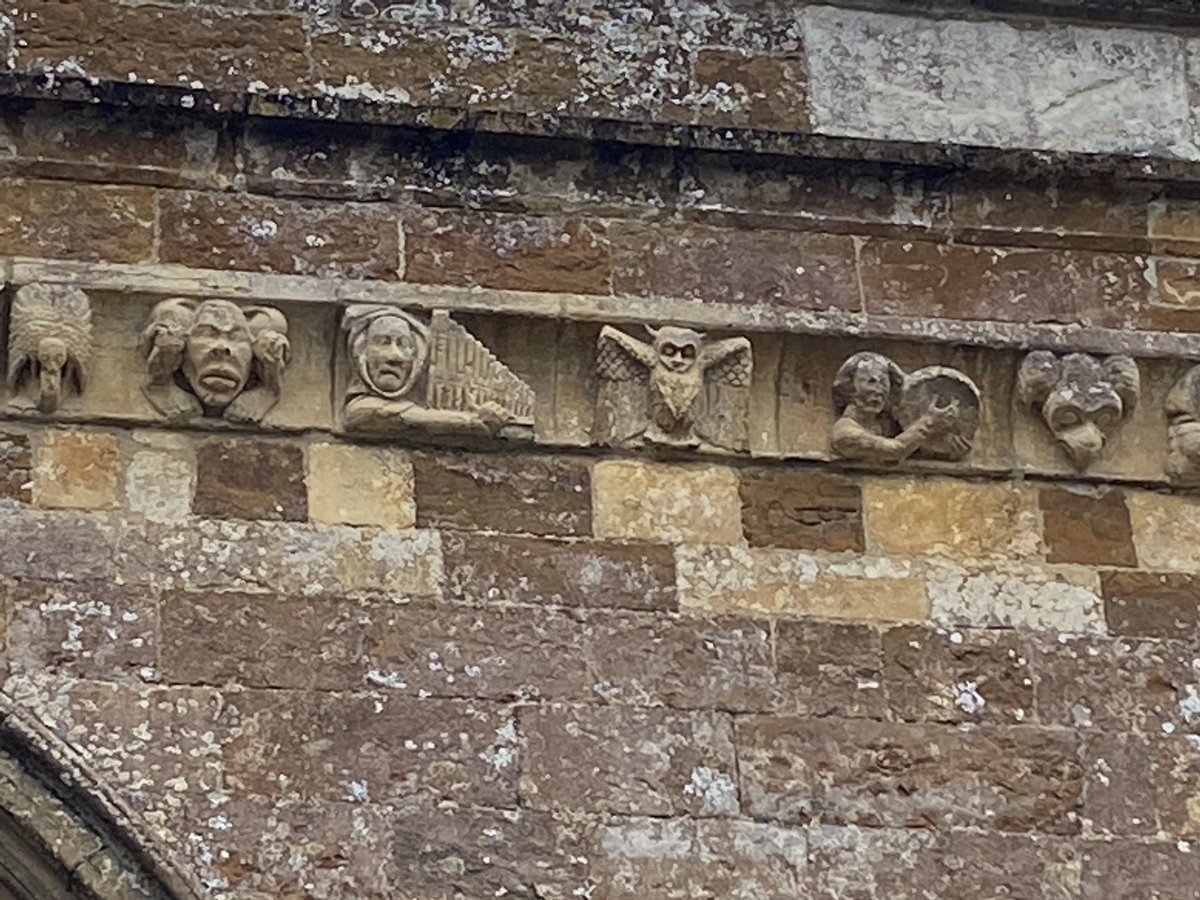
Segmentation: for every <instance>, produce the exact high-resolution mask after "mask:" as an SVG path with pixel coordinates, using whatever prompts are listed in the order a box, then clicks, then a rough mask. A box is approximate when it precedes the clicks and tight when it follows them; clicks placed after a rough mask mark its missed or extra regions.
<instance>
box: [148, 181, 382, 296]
mask: <svg viewBox="0 0 1200 900" xmlns="http://www.w3.org/2000/svg"><path fill="white" fill-rule="evenodd" d="M161 231H162V245H161V247H160V249H159V255H160V258H161V260H162V261H163V262H168V263H171V262H173V263H182V264H184V265H188V266H196V267H200V268H211V269H245V270H249V271H253V272H279V273H281V274H286V275H319V276H323V277H339V278H380V279H389V280H394V279H395V278H396V277H397V272H398V270H399V266H400V237H399V234H400V232H399V225H398V224H397V222H396V220H395V219H394V218H393V217H391V216H390V215H388V214H387V213H386V212H381V211H380V210H378V209H377V208H374V207H370V206H359V205H356V204H352V203H350V204H347V203H339V204H321V203H316V202H305V201H298V200H278V199H273V198H267V197H257V196H251V195H230V194H204V193H197V192H194V191H182V192H176V193H166V194H164V195H163V198H162V225H161Z"/></svg>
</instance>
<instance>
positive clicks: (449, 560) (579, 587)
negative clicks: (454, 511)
mask: <svg viewBox="0 0 1200 900" xmlns="http://www.w3.org/2000/svg"><path fill="white" fill-rule="evenodd" d="M442 552H443V554H444V559H445V567H446V595H447V597H449V598H452V599H456V600H462V601H464V602H467V603H497V602H500V603H543V604H548V605H555V606H583V607H624V608H627V609H646V610H662V611H666V610H671V609H674V608H675V607H676V605H677V604H676V599H675V557H674V554H673V553H672V552H671V549H670V548H669V547H664V546H661V545H659V544H643V543H635V542H618V541H556V540H547V539H542V538H529V537H510V536H507V535H475V534H468V533H465V532H447V533H446V534H445V535H444V537H443V539H442Z"/></svg>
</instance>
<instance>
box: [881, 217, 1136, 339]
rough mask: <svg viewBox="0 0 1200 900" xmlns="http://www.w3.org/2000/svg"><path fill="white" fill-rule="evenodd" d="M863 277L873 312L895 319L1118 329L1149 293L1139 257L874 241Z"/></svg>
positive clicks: (924, 242)
mask: <svg viewBox="0 0 1200 900" xmlns="http://www.w3.org/2000/svg"><path fill="white" fill-rule="evenodd" d="M861 271H862V283H863V296H864V297H865V303H866V307H867V309H868V310H869V311H870V312H873V313H888V314H892V315H906V316H921V317H924V316H936V317H939V318H947V319H989V320H997V321H1002V322H1046V321H1050V322H1063V323H1076V322H1082V323H1085V324H1093V325H1100V326H1108V327H1120V326H1122V325H1125V324H1126V323H1127V322H1128V321H1129V318H1130V316H1131V314H1132V313H1133V312H1134V311H1136V310H1137V309H1138V307H1139V305H1140V303H1141V302H1144V301H1145V300H1146V299H1147V297H1148V294H1149V284H1148V283H1147V281H1146V277H1145V260H1144V259H1142V258H1141V257H1134V256H1119V255H1116V254H1111V253H1093V252H1086V251H1082V250H1043V249H1023V248H1012V247H964V246H951V245H949V244H945V243H934V242H931V241H901V240H890V239H882V238H881V239H869V240H868V241H867V242H866V244H865V245H864V247H863V251H862V263H861Z"/></svg>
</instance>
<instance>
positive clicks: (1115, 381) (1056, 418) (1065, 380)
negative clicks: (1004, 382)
mask: <svg viewBox="0 0 1200 900" xmlns="http://www.w3.org/2000/svg"><path fill="white" fill-rule="evenodd" d="M1139 383H1140V382H1139V376H1138V369H1137V364H1136V363H1134V361H1133V360H1132V359H1130V358H1129V357H1127V356H1109V357H1105V358H1103V359H1099V358H1097V357H1095V356H1091V355H1089V354H1087V353H1070V354H1067V355H1066V356H1063V357H1061V358H1060V357H1056V356H1055V355H1054V354H1053V353H1049V352H1046V351H1035V352H1033V353H1030V354H1029V355H1028V356H1026V357H1025V360H1024V362H1023V363H1022V364H1021V371H1020V372H1019V373H1018V376H1017V393H1018V396H1019V397H1020V399H1021V400H1022V402H1024V403H1028V404H1030V405H1032V406H1035V407H1038V408H1040V411H1041V414H1042V418H1043V419H1044V420H1045V422H1046V426H1047V427H1048V428H1049V429H1050V432H1051V433H1052V434H1053V435H1054V436H1055V438H1057V439H1058V441H1059V443H1060V444H1062V446H1063V449H1065V450H1066V451H1067V455H1068V456H1070V457H1071V461H1072V462H1073V463H1074V464H1075V467H1076V468H1078V469H1080V470H1082V469H1086V468H1087V467H1088V466H1089V465H1090V464H1091V463H1092V461H1093V460H1094V459H1095V458H1096V455H1097V454H1098V453H1099V452H1100V451H1101V449H1103V447H1104V441H1105V438H1106V437H1107V436H1108V435H1109V434H1110V433H1111V432H1112V430H1113V429H1114V428H1115V427H1116V426H1117V425H1118V424H1119V423H1120V422H1121V421H1122V420H1123V419H1124V418H1125V417H1127V416H1128V415H1129V414H1130V413H1132V412H1133V408H1134V406H1136V404H1137V398H1138V391H1139Z"/></svg>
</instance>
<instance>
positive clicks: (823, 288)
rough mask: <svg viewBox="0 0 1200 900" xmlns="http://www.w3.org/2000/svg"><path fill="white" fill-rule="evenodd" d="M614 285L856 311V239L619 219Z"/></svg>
mask: <svg viewBox="0 0 1200 900" xmlns="http://www.w3.org/2000/svg"><path fill="white" fill-rule="evenodd" d="M609 233H610V235H611V238H612V243H613V257H614V258H613V290H614V291H615V292H616V293H618V294H633V295H636V296H641V297H648V296H654V297H682V298H686V299H690V300H706V301H711V302H718V303H735V304H745V305H751V304H762V305H764V306H768V307H787V308H793V309H830V308H832V309H841V310H856V309H858V308H859V307H860V295H859V290H858V283H857V277H856V274H855V254H854V243H853V239H852V238H849V237H845V236H842V235H829V234H817V233H806V232H798V231H773V230H767V229H749V228H747V229H734V228H714V227H711V226H707V225H686V226H680V227H678V228H668V227H665V226H659V227H656V228H650V227H648V226H645V225H639V224H624V223H622V224H620V225H613V226H611V227H610V229H609Z"/></svg>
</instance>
